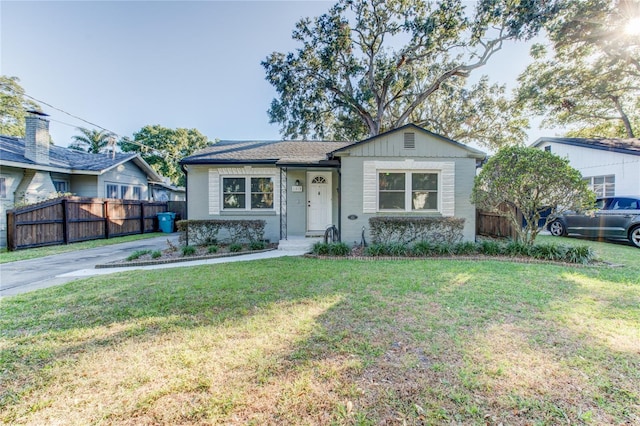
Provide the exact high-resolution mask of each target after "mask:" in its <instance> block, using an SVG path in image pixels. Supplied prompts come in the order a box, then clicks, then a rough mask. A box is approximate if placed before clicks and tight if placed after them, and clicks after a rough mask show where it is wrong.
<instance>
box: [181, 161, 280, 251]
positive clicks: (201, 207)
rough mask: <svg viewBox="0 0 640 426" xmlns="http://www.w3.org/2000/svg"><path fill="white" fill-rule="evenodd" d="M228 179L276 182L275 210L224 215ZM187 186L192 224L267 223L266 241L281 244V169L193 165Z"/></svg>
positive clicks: (189, 216) (190, 167) (188, 207)
mask: <svg viewBox="0 0 640 426" xmlns="http://www.w3.org/2000/svg"><path fill="white" fill-rule="evenodd" d="M224 176H238V177H241V176H256V177H257V176H260V177H267V176H269V177H272V178H273V187H274V188H273V192H274V201H273V203H274V209H273V210H271V209H269V210H264V211H257V210H246V211H224V209H222V208H221V204H222V201H221V198H222V197H221V191H222V178H223V177H224ZM187 179H188V185H187V215H188V219H189V220H209V219H227V220H250V219H261V220H264V221H265V222H266V226H265V239H268V240H269V241H271V242H277V241H279V240H280V212H279V209H280V169H278V168H276V167H275V166H274V167H262V166H261V167H255V168H254V167H244V166H238V167H215V166H210V165H189V166H188V178H187Z"/></svg>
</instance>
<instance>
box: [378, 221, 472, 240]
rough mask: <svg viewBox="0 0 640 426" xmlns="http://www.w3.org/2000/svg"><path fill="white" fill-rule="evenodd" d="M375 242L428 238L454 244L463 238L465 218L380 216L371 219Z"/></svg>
mask: <svg viewBox="0 0 640 426" xmlns="http://www.w3.org/2000/svg"><path fill="white" fill-rule="evenodd" d="M369 227H370V233H371V238H372V241H373V242H374V243H381V244H390V243H400V244H403V245H405V246H406V245H408V244H411V243H413V242H415V241H422V240H428V241H433V242H434V243H449V244H454V243H457V242H459V241H460V240H462V230H463V229H464V219H462V218H454V217H422V216H419V217H418V216H398V217H396V216H379V217H372V218H370V219H369Z"/></svg>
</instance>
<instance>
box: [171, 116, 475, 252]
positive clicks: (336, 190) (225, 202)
mask: <svg viewBox="0 0 640 426" xmlns="http://www.w3.org/2000/svg"><path fill="white" fill-rule="evenodd" d="M485 157H486V155H485V153H483V152H481V151H478V150H476V149H473V148H470V147H468V146H466V145H463V144H461V143H458V142H455V141H452V140H450V139H447V138H445V137H442V136H440V135H437V134H434V133H431V132H428V131H426V130H424V129H422V128H420V127H417V126H415V125H412V124H410V125H406V126H403V127H401V128H398V129H395V130H392V131H389V132H386V133H383V134H381V135H378V136H376V137H373V138H370V139H367V140H364V141H360V142H355V143H354V142H326V141H220V142H218V143H216V144H215V145H213V146H211V147H208V148H206V149H204V150H202V151H200V152H197V153H195V154H193V155H191V156H189V157H186V158H184V159H183V160H182V161H181V164H182V166H183V167H184V169H185V170H186V173H187V215H188V218H189V219H200V220H204V219H220V218H223V219H239V218H241V219H252V218H259V219H264V220H265V221H266V224H267V226H266V229H265V232H266V237H267V238H268V239H269V240H270V241H274V242H275V241H279V240H284V239H288V238H291V237H296V236H300V237H304V236H316V235H322V234H323V233H324V231H325V230H326V229H327V227H329V226H331V225H334V226H336V227H337V228H338V229H339V230H340V234H341V239H342V241H345V242H347V243H352V242H353V241H358V242H359V241H360V240H361V236H362V231H363V229H364V230H365V234H367V233H368V227H369V223H368V220H369V218H370V217H374V216H384V215H388V216H390V215H393V216H402V215H411V216H433V217H461V218H464V219H465V226H464V239H465V240H470V241H472V240H474V238H475V217H476V216H475V215H476V213H475V206H474V205H473V204H471V202H470V197H471V191H472V188H473V179H474V177H475V172H476V167H477V165H478V163H479V162H481V161H482V160H483V159H484V158H485ZM367 236H368V235H367Z"/></svg>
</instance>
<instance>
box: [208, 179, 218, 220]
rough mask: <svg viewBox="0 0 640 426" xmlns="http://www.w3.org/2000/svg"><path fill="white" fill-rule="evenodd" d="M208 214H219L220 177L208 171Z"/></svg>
mask: <svg viewBox="0 0 640 426" xmlns="http://www.w3.org/2000/svg"><path fill="white" fill-rule="evenodd" d="M208 192H209V214H220V175H219V174H218V171H217V170H215V169H209V191H208Z"/></svg>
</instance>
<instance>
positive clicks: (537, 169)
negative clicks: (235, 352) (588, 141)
mask: <svg viewBox="0 0 640 426" xmlns="http://www.w3.org/2000/svg"><path fill="white" fill-rule="evenodd" d="M471 197H472V202H474V203H475V204H476V206H477V207H478V208H480V209H483V210H487V211H491V212H495V213H499V214H502V215H505V216H507V217H508V218H509V219H510V220H511V223H512V224H513V226H514V228H515V229H516V231H517V234H518V239H519V240H520V241H521V242H523V243H525V244H529V245H532V244H533V243H534V241H535V239H536V237H537V236H538V233H539V232H540V231H541V230H542V229H544V228H546V226H547V223H548V222H549V221H550V220H553V218H554V217H557V216H558V215H561V214H562V213H564V212H565V211H568V210H579V209H588V208H591V207H592V206H593V204H594V202H595V194H594V193H593V191H591V190H590V189H589V187H588V186H587V183H586V182H585V181H584V180H583V179H582V175H581V174H580V172H579V171H577V170H576V169H574V168H573V167H571V166H570V165H569V161H568V160H566V159H563V158H560V157H558V156H557V155H554V154H552V153H551V152H548V151H543V150H540V149H536V148H524V147H509V148H504V149H502V150H500V151H498V153H497V154H496V155H495V156H493V157H491V158H490V159H489V161H488V162H487V164H485V165H484V167H483V168H482V171H481V172H480V174H479V175H478V176H476V178H475V185H474V188H473V193H472V196H471ZM504 206H509V207H515V208H511V209H506V210H507V211H505V209H504V208H503V209H501V207H504ZM547 209H550V210H551V211H550V214H549V215H548V216H547V218H546V220H545V223H544V225H543V226H542V227H539V226H538V224H539V221H540V218H541V213H542V212H544V211H545V210H547ZM518 212H520V213H522V215H523V217H524V226H523V224H522V223H521V222H520V217H519V215H518Z"/></svg>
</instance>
